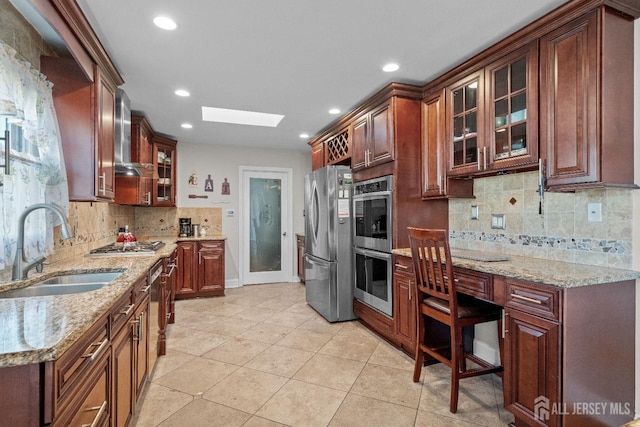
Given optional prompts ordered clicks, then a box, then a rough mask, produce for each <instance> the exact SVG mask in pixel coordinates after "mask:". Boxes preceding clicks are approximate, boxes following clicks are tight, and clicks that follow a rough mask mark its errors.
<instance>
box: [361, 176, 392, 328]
mask: <svg viewBox="0 0 640 427" xmlns="http://www.w3.org/2000/svg"><path fill="white" fill-rule="evenodd" d="M352 203H353V230H354V237H353V254H354V263H355V268H354V271H355V289H354V297H355V298H357V299H358V300H360V301H362V302H363V303H365V304H367V305H368V306H370V307H373V308H375V309H376V310H379V311H381V312H382V313H384V314H386V315H388V316H393V293H392V261H391V249H392V245H393V239H392V237H393V236H392V230H393V222H392V212H393V177H392V176H391V175H389V176H384V177H381V178H376V179H371V180H367V181H361V182H357V183H354V186H353V196H352Z"/></svg>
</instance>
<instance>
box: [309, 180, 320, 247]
mask: <svg viewBox="0 0 640 427" xmlns="http://www.w3.org/2000/svg"><path fill="white" fill-rule="evenodd" d="M319 210H320V201H319V200H318V186H317V184H316V181H315V180H313V182H312V183H311V209H310V215H311V218H310V220H311V227H312V228H313V236H312V237H313V242H314V244H315V243H316V242H317V241H318V227H320V224H319V222H320V211H319Z"/></svg>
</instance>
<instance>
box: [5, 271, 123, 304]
mask: <svg viewBox="0 0 640 427" xmlns="http://www.w3.org/2000/svg"><path fill="white" fill-rule="evenodd" d="M121 274H122V272H121V271H109V272H97V273H78V274H63V275H60V276H55V277H51V278H49V279H47V280H44V281H42V282H39V283H35V284H33V285H31V286H27V287H26V288H20V289H12V290H10V291H6V292H1V293H0V298H24V297H41V296H47V295H68V294H78V293H81V292H90V291H95V290H98V289H100V288H102V287H104V286H105V285H106V284H108V283H109V282H111V281H112V280H114V279H116V278H117V277H118V276H120V275H121Z"/></svg>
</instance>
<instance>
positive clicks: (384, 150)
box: [351, 99, 395, 171]
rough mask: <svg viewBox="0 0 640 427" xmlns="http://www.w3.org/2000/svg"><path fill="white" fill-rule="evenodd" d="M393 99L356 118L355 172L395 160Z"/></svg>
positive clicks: (354, 139)
mask: <svg viewBox="0 0 640 427" xmlns="http://www.w3.org/2000/svg"><path fill="white" fill-rule="evenodd" d="M392 104H393V99H388V100H386V101H385V102H383V103H382V104H380V105H378V106H376V107H375V108H373V109H372V110H371V111H368V112H366V113H364V114H363V115H362V116H361V117H359V118H356V119H355V121H354V123H353V137H352V145H353V154H352V157H351V169H352V170H354V171H357V170H360V169H364V168H368V167H373V166H376V165H379V164H382V163H386V162H391V161H393V160H394V137H395V132H394V127H393V125H394V120H393V119H394V117H393V105H392Z"/></svg>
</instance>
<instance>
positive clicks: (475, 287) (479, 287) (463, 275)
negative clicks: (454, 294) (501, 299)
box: [454, 268, 493, 301]
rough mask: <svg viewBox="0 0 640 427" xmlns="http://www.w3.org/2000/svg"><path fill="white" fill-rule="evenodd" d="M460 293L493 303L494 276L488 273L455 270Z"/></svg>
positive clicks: (462, 269)
mask: <svg viewBox="0 0 640 427" xmlns="http://www.w3.org/2000/svg"><path fill="white" fill-rule="evenodd" d="M454 270H455V273H454V274H455V277H456V279H457V280H458V282H457V284H456V286H457V287H458V292H462V293H464V294H468V295H472V296H474V297H476V298H480V299H483V300H487V301H493V276H492V275H491V274H488V273H481V272H479V271H473V270H467V269H464V268H454Z"/></svg>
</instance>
